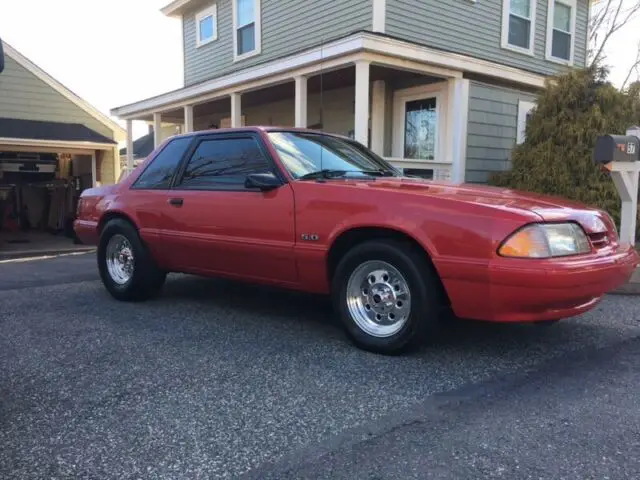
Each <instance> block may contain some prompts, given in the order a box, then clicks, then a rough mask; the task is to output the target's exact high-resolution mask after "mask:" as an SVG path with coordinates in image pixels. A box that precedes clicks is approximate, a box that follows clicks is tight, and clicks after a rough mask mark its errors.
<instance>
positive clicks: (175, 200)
mask: <svg viewBox="0 0 640 480" xmlns="http://www.w3.org/2000/svg"><path fill="white" fill-rule="evenodd" d="M183 203H184V199H182V198H170V199H169V205H171V206H172V207H181V206H182V204H183Z"/></svg>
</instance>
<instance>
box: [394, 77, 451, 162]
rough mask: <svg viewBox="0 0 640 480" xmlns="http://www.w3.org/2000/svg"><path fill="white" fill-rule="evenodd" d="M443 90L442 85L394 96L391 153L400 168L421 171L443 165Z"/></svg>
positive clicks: (429, 86)
mask: <svg viewBox="0 0 640 480" xmlns="http://www.w3.org/2000/svg"><path fill="white" fill-rule="evenodd" d="M446 88H447V84H446V83H443V84H435V85H426V86H422V87H414V88H409V89H406V90H398V91H396V92H395V94H394V116H393V149H392V150H393V157H394V158H395V159H396V162H400V163H401V165H399V166H401V167H403V168H406V169H407V168H408V169H412V170H418V171H420V170H423V169H425V170H426V169H429V168H433V167H432V166H431V165H429V164H433V163H435V162H446V156H447V153H446V152H444V151H443V146H444V145H445V126H446V101H447V96H446V92H447V90H446Z"/></svg>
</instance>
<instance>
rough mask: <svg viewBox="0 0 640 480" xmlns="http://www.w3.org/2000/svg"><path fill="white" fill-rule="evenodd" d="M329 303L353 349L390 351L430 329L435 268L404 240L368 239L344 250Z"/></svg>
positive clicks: (435, 311)
mask: <svg viewBox="0 0 640 480" xmlns="http://www.w3.org/2000/svg"><path fill="white" fill-rule="evenodd" d="M332 297H333V302H334V307H335V309H336V311H337V312H338V314H339V315H340V318H341V320H342V324H343V326H344V328H345V331H346V334H347V336H348V337H349V338H350V339H351V341H352V342H353V343H354V344H355V345H356V346H357V347H359V348H361V349H363V350H367V351H371V352H375V353H381V354H387V355H394V354H400V353H404V352H407V351H409V350H411V349H413V348H414V347H416V346H418V345H419V344H420V343H422V342H423V341H424V340H425V339H426V338H427V336H428V335H429V334H430V333H434V332H435V331H436V328H437V325H438V323H439V322H438V320H439V316H440V312H441V306H442V303H443V302H442V300H443V299H442V298H441V297H442V296H441V289H440V285H439V280H438V278H437V273H436V272H435V271H434V269H433V267H432V266H431V264H430V263H429V262H428V260H427V258H426V257H425V253H424V252H423V251H420V250H419V249H418V248H416V247H415V246H413V245H412V244H411V243H409V242H402V241H398V240H372V241H367V242H365V243H361V244H359V245H357V246H355V247H354V248H353V249H351V250H350V251H349V252H347V253H346V254H345V255H344V256H343V257H342V259H341V260H340V262H339V263H338V266H337V268H336V271H335V274H334V276H333V280H332Z"/></svg>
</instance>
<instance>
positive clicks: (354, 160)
mask: <svg viewBox="0 0 640 480" xmlns="http://www.w3.org/2000/svg"><path fill="white" fill-rule="evenodd" d="M268 135H269V139H270V140H271V143H273V146H274V147H275V149H276V151H277V152H278V155H279V156H280V160H281V161H282V163H283V164H284V166H285V168H286V169H287V170H288V171H289V173H290V174H291V175H292V176H293V178H295V179H298V178H301V177H304V178H313V175H314V174H316V173H319V172H326V173H327V175H326V176H327V177H331V176H343V175H349V176H352V175H353V176H371V175H385V176H395V175H398V174H399V172H398V171H397V170H396V169H394V168H393V167H392V166H391V165H389V164H388V163H387V162H385V161H384V160H383V159H382V158H380V157H378V156H377V155H376V154H374V153H373V152H371V151H370V150H368V149H366V148H364V147H363V146H362V145H360V144H359V143H357V142H355V141H351V140H348V139H343V138H339V137H334V136H331V135H324V134H321V133H310V132H277V131H276V132H269V134H268ZM332 173H333V175H331V174H332ZM335 173H338V174H339V175H336V174H335Z"/></svg>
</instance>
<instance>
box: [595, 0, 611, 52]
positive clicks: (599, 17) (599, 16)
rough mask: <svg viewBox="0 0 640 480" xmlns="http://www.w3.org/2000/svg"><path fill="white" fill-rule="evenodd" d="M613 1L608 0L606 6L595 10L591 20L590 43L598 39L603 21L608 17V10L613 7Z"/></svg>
mask: <svg viewBox="0 0 640 480" xmlns="http://www.w3.org/2000/svg"><path fill="white" fill-rule="evenodd" d="M611 3H613V0H607V4H606V5H605V6H604V7H602V8H601V9H600V10H598V11H596V12H593V14H592V16H591V21H590V22H589V23H590V25H589V43H591V42H595V41H596V38H597V36H598V32H599V31H600V27H601V26H602V22H604V20H605V18H607V12H609V11H610V9H611Z"/></svg>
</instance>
